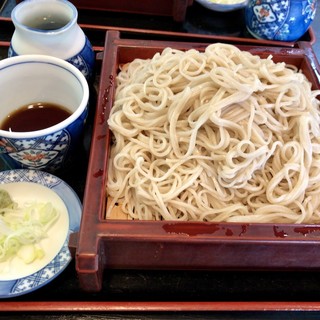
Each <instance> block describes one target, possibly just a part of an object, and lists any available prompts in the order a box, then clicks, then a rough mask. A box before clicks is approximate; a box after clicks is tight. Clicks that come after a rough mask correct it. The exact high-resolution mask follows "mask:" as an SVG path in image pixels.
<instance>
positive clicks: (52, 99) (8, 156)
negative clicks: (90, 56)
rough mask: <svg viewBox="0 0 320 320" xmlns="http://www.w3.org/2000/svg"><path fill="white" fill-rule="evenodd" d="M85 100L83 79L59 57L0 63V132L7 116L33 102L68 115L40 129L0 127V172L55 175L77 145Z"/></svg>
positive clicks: (22, 58) (24, 57)
mask: <svg viewBox="0 0 320 320" xmlns="http://www.w3.org/2000/svg"><path fill="white" fill-rule="evenodd" d="M88 101H89V87H88V83H87V81H86V78H85V77H84V75H83V74H82V73H81V72H80V71H79V70H78V69H77V68H76V67H75V66H73V65H71V64H70V63H68V62H66V61H64V60H62V59H60V58H56V57H52V56H45V55H22V56H16V57H10V58H6V59H4V60H1V61H0V128H3V127H2V126H1V124H2V123H3V122H4V121H5V119H6V118H7V116H8V115H9V114H11V113H13V112H14V111H15V110H18V109H19V108H21V107H22V106H25V105H28V104H33V103H37V102H45V103H50V104H55V105H60V106H63V107H64V108H65V109H67V110H68V111H69V113H70V115H69V116H68V117H67V118H66V119H64V120H62V121H61V122H59V123H57V124H54V125H52V126H50V127H46V128H44V129H40V130H35V131H25V132H20V131H18V130H17V131H16V132H15V131H12V130H8V129H6V130H3V129H0V171H2V170H7V169H17V168H27V169H39V170H44V171H48V172H55V171H57V170H60V169H62V168H63V167H65V164H66V163H67V162H68V161H67V160H68V159H69V157H72V156H74V154H75V153H76V151H77V148H78V147H79V144H80V142H81V141H82V136H83V131H84V126H85V122H86V119H87V115H88ZM33 121H38V120H37V119H34V120H33Z"/></svg>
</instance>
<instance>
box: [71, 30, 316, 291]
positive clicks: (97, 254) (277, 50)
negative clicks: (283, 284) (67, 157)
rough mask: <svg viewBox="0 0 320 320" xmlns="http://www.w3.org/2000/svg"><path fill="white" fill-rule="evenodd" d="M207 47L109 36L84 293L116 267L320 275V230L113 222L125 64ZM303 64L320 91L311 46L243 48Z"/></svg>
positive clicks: (78, 244)
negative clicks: (118, 102) (111, 123)
mask: <svg viewBox="0 0 320 320" xmlns="http://www.w3.org/2000/svg"><path fill="white" fill-rule="evenodd" d="M207 45H208V44H207V43H196V42H170V41H156V40H139V39H122V38H121V37H120V33H119V32H118V31H108V32H107V33H106V41H105V47H104V51H103V61H102V70H101V79H100V85H99V93H98V101H97V109H96V115H95V120H94V130H93V136H92V143H91V152H90V160H89V167H88V174H87V181H86V189H85V195H84V211H83V219H82V223H81V229H80V232H79V233H78V234H73V235H72V237H71V239H70V247H72V248H76V270H77V273H78V277H79V281H80V285H81V287H82V289H84V290H87V291H99V290H100V289H101V285H102V277H103V273H104V271H105V270H106V269H110V268H118V269H120V268H128V269H184V270H186V269H188V270H192V269H197V270H199V269H200V270H201V269H203V270H318V269H320V255H319V252H320V225H289V224H277V225H275V224H239V223H202V222H167V221H130V220H122V219H119V218H114V219H105V211H106V206H107V201H106V191H105V185H106V181H107V163H108V161H107V160H108V156H109V154H108V151H109V143H110V136H111V134H110V132H109V129H108V125H107V119H108V115H109V112H110V108H111V106H112V103H113V96H114V90H115V88H114V79H115V77H116V74H117V72H118V67H119V65H120V64H123V63H126V62H130V61H132V60H133V59H134V58H150V57H152V56H153V55H154V54H155V53H156V52H159V51H161V50H162V49H164V48H165V47H174V48H177V49H181V50H186V49H189V48H196V49H198V50H203V49H204V48H205V47H206V46H207ZM239 48H240V49H242V50H248V51H250V52H251V53H253V54H258V55H260V56H261V57H267V56H269V55H272V56H273V59H274V61H284V62H286V63H289V64H294V65H296V66H297V67H299V68H300V69H301V70H302V71H303V72H304V73H305V75H306V76H307V77H308V79H309V80H310V82H311V83H312V84H313V88H314V89H320V85H319V70H320V69H319V64H318V61H317V59H316V57H315V55H314V53H313V51H312V48H311V45H310V44H309V43H307V42H299V43H298V44H297V48H286V47H262V46H251V45H239Z"/></svg>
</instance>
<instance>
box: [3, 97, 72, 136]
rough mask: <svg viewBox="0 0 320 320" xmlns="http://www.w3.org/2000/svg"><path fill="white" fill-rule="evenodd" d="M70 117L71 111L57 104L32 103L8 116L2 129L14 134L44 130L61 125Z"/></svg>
mask: <svg viewBox="0 0 320 320" xmlns="http://www.w3.org/2000/svg"><path fill="white" fill-rule="evenodd" d="M70 115H71V112H70V111H69V110H67V109H66V108H65V107H63V106H60V105H57V104H53V103H46V102H37V103H31V104H28V105H25V106H23V107H21V108H19V109H17V110H15V111H14V112H12V113H10V114H8V116H7V117H6V118H5V119H4V121H2V123H1V125H0V129H1V130H5V131H13V132H30V131H37V130H42V129H46V128H49V127H52V126H54V125H56V124H58V123H60V122H61V121H63V120H65V119H67V118H68V117H69V116H70Z"/></svg>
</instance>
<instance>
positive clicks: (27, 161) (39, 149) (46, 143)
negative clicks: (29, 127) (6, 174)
mask: <svg viewBox="0 0 320 320" xmlns="http://www.w3.org/2000/svg"><path fill="white" fill-rule="evenodd" d="M87 115H88V108H86V109H85V110H84V112H83V113H82V115H81V116H80V117H79V118H78V119H77V120H76V121H75V122H74V123H71V124H70V125H69V126H68V127H66V128H65V129H64V130H59V131H57V132H54V133H53V134H50V135H46V136H41V137H37V138H30V139H13V138H1V140H0V154H1V161H0V169H1V170H7V169H10V168H26V169H38V170H46V171H49V172H55V171H57V170H58V169H59V168H61V167H63V166H65V162H66V161H67V160H68V158H69V157H70V155H72V154H74V152H75V149H76V148H77V146H78V143H79V141H80V138H81V134H82V131H83V129H84V125H85V121H86V118H87ZM71 141H73V142H72V143H71Z"/></svg>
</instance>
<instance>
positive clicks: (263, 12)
mask: <svg viewBox="0 0 320 320" xmlns="http://www.w3.org/2000/svg"><path fill="white" fill-rule="evenodd" d="M316 7H317V0H249V2H248V5H247V7H246V9H245V20H246V26H247V29H248V31H249V32H250V33H251V34H252V35H253V36H254V37H255V38H258V39H266V40H277V41H296V40H298V39H299V38H301V37H302V36H303V35H304V34H305V33H306V31H307V30H308V28H309V26H310V24H311V22H312V21H313V19H314V16H315V13H316Z"/></svg>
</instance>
